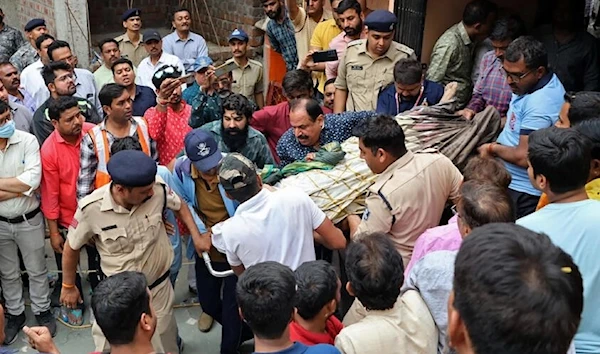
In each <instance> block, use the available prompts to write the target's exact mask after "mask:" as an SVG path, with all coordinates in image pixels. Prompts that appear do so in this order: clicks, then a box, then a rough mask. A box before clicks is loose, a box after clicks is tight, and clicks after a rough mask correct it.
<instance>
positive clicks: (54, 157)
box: [40, 96, 94, 326]
mask: <svg viewBox="0 0 600 354" xmlns="http://www.w3.org/2000/svg"><path fill="white" fill-rule="evenodd" d="M47 112H48V116H49V118H50V120H51V122H52V125H53V127H54V131H53V132H52V133H51V134H50V136H49V137H48V139H46V141H45V142H44V145H42V148H41V149H40V155H41V159H42V183H41V184H40V190H41V193H40V194H41V197H42V204H41V205H42V213H43V214H44V217H45V218H46V220H47V222H48V231H49V233H50V244H51V245H52V249H53V250H54V256H55V259H56V266H57V269H58V270H62V248H63V244H64V242H65V238H66V232H67V229H68V228H69V225H71V221H72V219H73V215H75V210H76V209H77V197H76V196H75V187H76V185H77V175H78V174H79V152H80V146H81V145H80V143H81V140H82V139H83V137H84V136H85V134H87V132H88V130H90V129H92V128H93V127H94V124H92V123H86V122H84V117H83V116H82V115H81V109H79V102H78V99H77V98H76V97H73V96H61V97H57V98H56V99H54V98H52V99H50V102H49V104H48V109H47ZM61 283H62V273H60V272H59V273H58V281H57V284H61ZM75 284H76V285H77V288H78V289H79V291H80V292H81V291H82V287H81V278H80V277H79V275H77V276H76V281H75ZM60 290H61V287H60V286H58V285H57V286H55V287H54V290H53V292H52V295H51V298H52V303H55V304H56V305H54V306H58V303H59V299H60ZM83 309H84V306H83V304H80V306H77V308H76V309H68V319H69V320H68V322H69V324H70V325H75V326H77V325H82V323H83Z"/></svg>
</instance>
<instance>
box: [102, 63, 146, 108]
mask: <svg viewBox="0 0 600 354" xmlns="http://www.w3.org/2000/svg"><path fill="white" fill-rule="evenodd" d="M112 72H113V75H114V78H115V83H116V84H118V85H121V86H124V87H125V88H126V89H127V92H129V96H130V97H131V99H132V100H133V115H134V116H135V117H142V116H144V113H146V111H147V110H148V109H149V108H150V107H154V106H156V94H155V93H154V91H152V89H151V88H150V87H147V86H142V85H136V83H135V72H134V68H133V63H132V62H131V60H129V59H127V58H120V59H118V60H116V61H115V62H114V64H113V65H112Z"/></svg>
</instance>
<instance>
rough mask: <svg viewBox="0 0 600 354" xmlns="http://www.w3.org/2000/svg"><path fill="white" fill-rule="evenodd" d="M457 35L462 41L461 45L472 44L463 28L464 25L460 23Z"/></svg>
mask: <svg viewBox="0 0 600 354" xmlns="http://www.w3.org/2000/svg"><path fill="white" fill-rule="evenodd" d="M457 27H458V34H459V35H460V39H462V41H463V44H464V45H470V44H471V43H473V42H472V41H471V38H470V37H469V34H468V33H467V29H466V28H465V24H464V23H463V22H462V21H460V23H459V24H458V26H457Z"/></svg>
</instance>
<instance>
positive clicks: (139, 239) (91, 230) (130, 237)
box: [61, 150, 210, 353]
mask: <svg viewBox="0 0 600 354" xmlns="http://www.w3.org/2000/svg"><path fill="white" fill-rule="evenodd" d="M131 166H135V168H131ZM108 172H109V174H110V177H111V179H112V183H110V184H107V185H105V186H103V187H101V188H99V189H96V190H95V191H94V192H93V193H92V194H90V195H89V196H87V197H85V198H83V199H82V200H81V201H80V202H79V208H78V209H77V211H76V213H75V216H74V218H73V221H72V224H71V226H70V227H69V234H68V236H67V242H66V243H65V245H64V251H63V284H62V292H61V303H62V304H63V305H65V306H67V307H68V308H74V307H75V306H76V304H77V302H81V294H79V291H78V290H77V288H76V287H75V286H74V284H75V270H76V266H77V263H78V260H79V250H80V249H81V247H83V246H85V245H86V244H87V243H88V242H89V241H94V242H95V244H96V247H97V248H98V252H99V253H100V255H101V262H102V263H101V267H102V270H103V271H104V273H106V275H107V276H111V275H113V274H117V273H120V272H123V271H139V272H142V273H144V274H145V275H146V278H147V280H148V284H150V286H149V288H150V291H151V292H152V306H153V307H154V309H155V311H156V314H157V321H158V323H157V330H156V332H155V334H154V337H153V338H152V344H153V346H154V349H155V350H156V352H164V353H177V352H179V349H178V346H177V323H176V322H175V317H174V316H173V299H174V292H173V287H172V286H171V283H170V282H169V268H170V267H171V263H172V262H173V249H172V247H171V243H170V242H169V238H168V236H167V232H166V230H165V226H164V222H163V210H164V209H165V208H169V209H171V210H173V211H174V212H175V215H177V216H178V217H179V218H180V220H182V221H183V222H184V223H185V225H186V226H187V227H188V229H189V230H190V232H191V235H192V238H193V240H194V246H195V247H196V250H197V251H198V252H200V253H201V252H203V251H205V250H208V249H210V235H208V234H205V235H200V233H199V231H198V228H197V227H196V224H195V223H194V221H193V219H192V215H191V214H190V211H189V209H188V208H187V206H186V204H185V203H181V200H180V198H179V197H178V196H177V195H176V194H175V193H174V192H173V191H172V190H171V189H170V188H169V187H168V185H167V184H165V182H164V181H163V180H162V179H160V177H158V178H157V177H156V172H157V166H156V163H155V162H154V160H152V158H151V157H149V156H148V155H146V154H145V153H143V152H141V151H135V150H125V151H120V152H118V153H116V154H115V155H114V156H113V157H112V158H111V159H110V161H109V162H108ZM206 242H208V243H206ZM92 334H93V338H94V343H95V345H96V351H105V350H106V349H107V347H108V342H107V341H106V339H105V338H104V336H103V335H102V331H101V330H100V328H99V326H98V325H97V324H95V323H94V325H93V327H92Z"/></svg>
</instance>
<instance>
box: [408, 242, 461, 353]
mask: <svg viewBox="0 0 600 354" xmlns="http://www.w3.org/2000/svg"><path fill="white" fill-rule="evenodd" d="M457 254H458V251H435V252H431V253H428V254H426V255H425V257H423V258H421V259H420V260H419V261H418V262H417V263H415V265H414V266H413V268H412V269H411V270H410V274H409V275H408V277H406V279H405V280H404V286H403V287H402V293H404V292H406V291H408V290H416V291H418V292H419V293H420V294H421V297H422V298H423V301H425V303H426V304H427V307H428V308H429V311H430V312H431V316H432V317H433V321H434V322H435V325H436V326H437V328H438V333H439V342H438V353H440V354H441V353H443V352H444V347H446V344H447V339H446V336H447V332H448V297H449V296H450V292H451V291H452V282H453V279H454V260H455V259H456V255H457Z"/></svg>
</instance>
